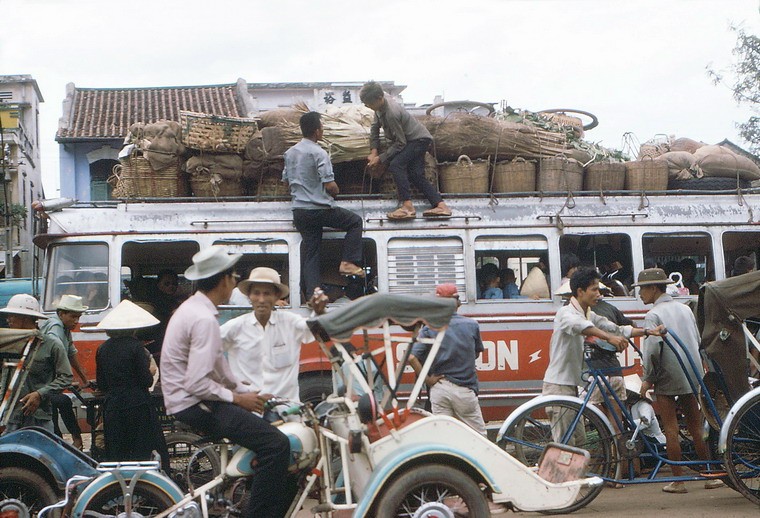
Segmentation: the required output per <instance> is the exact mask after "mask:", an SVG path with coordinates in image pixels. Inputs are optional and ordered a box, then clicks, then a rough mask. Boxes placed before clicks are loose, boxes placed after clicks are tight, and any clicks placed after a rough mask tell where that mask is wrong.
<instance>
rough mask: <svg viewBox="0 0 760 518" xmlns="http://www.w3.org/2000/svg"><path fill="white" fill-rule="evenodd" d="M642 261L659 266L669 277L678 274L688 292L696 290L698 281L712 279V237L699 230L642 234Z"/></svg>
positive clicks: (713, 270) (713, 266) (697, 289)
mask: <svg viewBox="0 0 760 518" xmlns="http://www.w3.org/2000/svg"><path fill="white" fill-rule="evenodd" d="M642 250H643V252H644V265H645V266H646V267H655V266H656V267H659V268H662V269H663V270H665V273H667V274H668V275H671V274H675V275H673V276H672V277H673V278H676V279H677V278H680V279H681V281H682V283H683V287H684V288H688V290H689V293H690V294H691V295H697V294H698V293H699V285H700V284H702V283H703V282H705V281H712V280H715V263H714V262H713V254H712V240H711V239H710V235H709V234H706V233H702V232H691V233H688V232H682V233H669V234H652V233H647V234H644V237H643V239H642Z"/></svg>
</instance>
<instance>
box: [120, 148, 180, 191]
mask: <svg viewBox="0 0 760 518" xmlns="http://www.w3.org/2000/svg"><path fill="white" fill-rule="evenodd" d="M109 181H110V182H111V184H112V185H114V184H115V185H114V190H113V192H112V196H113V197H114V198H172V197H175V196H177V195H178V194H184V193H181V192H180V184H181V178H180V165H179V162H177V164H175V165H172V166H169V167H166V168H164V169H160V170H158V171H154V170H153V168H152V167H151V166H150V162H149V161H148V159H147V158H145V157H143V156H137V155H133V156H130V157H129V158H126V159H124V160H122V161H121V163H119V164H117V165H115V166H114V168H113V176H112V177H111V178H110V179H109Z"/></svg>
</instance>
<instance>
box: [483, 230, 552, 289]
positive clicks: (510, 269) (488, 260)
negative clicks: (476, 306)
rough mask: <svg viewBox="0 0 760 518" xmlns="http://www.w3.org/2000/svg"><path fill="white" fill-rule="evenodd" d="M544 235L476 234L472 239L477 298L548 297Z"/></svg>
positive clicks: (547, 263)
mask: <svg viewBox="0 0 760 518" xmlns="http://www.w3.org/2000/svg"><path fill="white" fill-rule="evenodd" d="M547 249H548V245H547V240H546V237H544V236H480V237H478V238H476V239H475V268H476V270H475V280H476V296H477V299H478V301H487V300H493V299H525V300H540V299H548V298H550V297H551V290H550V287H551V282H550V276H549V260H548V255H547Z"/></svg>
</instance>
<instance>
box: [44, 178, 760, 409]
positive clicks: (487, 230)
mask: <svg viewBox="0 0 760 518" xmlns="http://www.w3.org/2000/svg"><path fill="white" fill-rule="evenodd" d="M582 194H583V195H579V194H575V195H573V194H569V193H553V194H540V195H539V194H533V195H530V196H526V195H519V194H517V195H494V196H490V195H447V197H446V201H447V203H448V204H449V205H450V206H451V207H452V209H453V216H452V217H451V218H448V219H424V218H421V217H418V218H416V219H414V220H409V221H403V222H394V221H390V220H388V219H387V217H386V213H387V212H388V211H389V210H391V209H392V208H393V203H394V202H393V201H391V200H389V199H387V198H386V199H383V198H382V197H378V196H374V197H373V196H362V197H357V196H341V197H339V199H338V203H339V205H341V206H342V207H345V208H347V209H349V210H352V211H354V212H356V213H357V214H359V215H361V216H362V218H363V220H364V232H363V256H364V257H363V260H364V265H365V267H366V270H367V272H368V273H367V279H366V281H365V282H364V283H363V284H362V285H361V286H360V289H359V290H358V292H357V290H356V289H348V288H356V286H353V287H352V286H350V285H346V282H345V280H344V279H343V278H341V277H340V276H338V275H337V270H338V264H339V262H340V251H341V245H342V237H343V234H342V233H341V232H334V231H331V230H330V229H326V231H325V234H324V241H323V246H322V251H321V257H322V266H321V267H322V278H323V281H324V282H325V284H326V285H327V286H328V287H330V288H335V289H336V292H337V293H338V294H339V295H340V294H348V295H349V297H345V296H344V297H341V300H346V299H347V298H352V297H356V296H358V295H361V294H364V293H372V292H374V291H378V292H384V293H406V294H417V295H420V296H431V295H432V294H433V293H434V290H435V286H436V285H437V284H440V283H443V282H447V283H455V284H456V285H457V286H458V288H459V292H460V294H461V302H462V306H461V308H460V310H459V312H460V313H461V314H463V315H466V316H469V317H472V318H474V319H476V320H477V321H478V322H479V324H480V327H481V331H482V338H483V343H484V346H485V350H484V352H483V353H482V354H481V355H480V357H479V358H478V359H477V370H478V375H479V381H480V401H481V405H482V409H483V413H484V417H485V418H486V420H503V419H504V418H505V417H506V415H507V414H508V413H509V411H510V409H512V408H515V407H516V406H517V405H519V404H521V403H523V402H525V401H527V400H528V399H530V398H532V397H533V396H535V395H536V394H537V393H539V392H540V390H541V380H542V378H543V375H544V371H545V369H546V367H547V365H548V360H549V358H548V353H549V338H550V336H551V330H552V322H553V319H554V315H555V313H556V311H557V309H558V308H559V307H560V306H561V304H562V300H561V298H560V297H558V296H554V295H553V294H554V292H555V291H556V290H557V288H559V286H560V284H561V281H562V278H561V277H562V274H561V264H562V260H563V257H564V256H565V255H566V254H570V253H573V254H576V255H577V256H578V257H579V259H580V261H581V263H583V264H589V265H596V266H597V267H599V268H600V269H601V270H602V271H606V270H609V269H610V268H613V266H611V265H614V268H615V269H616V274H615V276H614V279H613V280H612V282H611V284H612V286H611V287H612V288H613V293H614V295H615V296H614V297H612V298H611V299H610V301H611V302H612V303H613V304H615V305H616V306H618V307H619V308H620V309H621V310H622V311H623V312H624V313H625V314H626V315H627V316H628V317H629V318H631V319H633V320H634V321H639V322H640V321H641V319H642V318H643V315H644V314H645V313H646V310H647V308H646V307H645V306H644V305H643V304H642V303H641V301H640V300H639V299H638V298H637V293H636V291H635V290H632V289H631V284H632V283H633V281H634V279H635V275H636V273H638V272H639V271H640V270H641V269H643V268H644V267H645V265H646V266H651V265H653V264H657V265H660V266H663V267H666V268H669V270H670V271H678V270H679V268H684V269H685V268H686V266H688V267H689V268H690V269H691V270H693V271H692V272H689V273H688V274H687V272H685V271H684V272H680V273H682V274H684V275H690V276H691V277H692V278H693V281H695V282H697V283H699V282H704V281H709V280H717V279H723V278H725V277H726V276H728V275H730V270H731V267H732V265H733V261H734V260H735V259H736V258H737V257H739V256H750V257H752V258H753V259H754V260H755V264H757V260H758V254H759V253H760V225H758V220H760V192H758V191H757V190H750V191H744V193H743V194H742V193H737V192H733V193H732V192H719V193H710V192H704V193H700V192H696V191H695V192H692V193H688V194H686V193H675V192H668V193H665V192H663V193H643V192H642V193H634V192H625V193H623V192H620V193H612V194H609V195H607V194H606V193H605V194H600V193H582ZM45 227H46V228H45V229H44V231H43V232H40V233H38V235H37V236H36V237H35V244H36V246H37V247H39V249H40V250H41V251H44V257H45V259H44V264H43V271H42V276H43V280H44V283H43V284H42V285H43V286H44V289H43V293H42V294H41V303H42V308H43V311H45V312H53V311H54V309H55V302H56V300H57V298H58V297H60V295H61V294H62V293H79V294H82V296H84V297H85V304H87V305H89V306H90V307H89V309H88V310H87V312H86V313H85V314H84V315H82V318H81V320H80V326H93V325H95V324H97V323H98V322H99V321H100V320H101V319H102V318H103V316H104V315H105V314H107V312H108V311H109V310H110V309H111V308H113V307H114V306H115V305H116V304H118V303H119V301H120V300H122V299H123V298H125V297H130V298H132V299H136V298H137V294H136V293H130V287H134V286H135V285H137V284H139V283H142V282H148V283H149V282H155V279H156V276H157V274H158V273H159V272H161V271H162V270H172V271H174V272H177V273H178V274H179V275H180V291H184V293H185V295H189V293H190V289H191V286H190V283H189V282H188V281H186V280H185V279H184V278H183V277H182V272H183V271H184V270H185V269H186V268H187V267H188V266H189V265H190V264H191V258H192V256H193V254H195V253H196V252H197V251H198V250H200V249H202V248H204V247H207V246H210V245H221V246H224V247H225V248H227V250H228V251H229V252H233V253H240V254H242V255H243V257H242V259H241V260H240V262H239V263H238V266H237V268H238V273H239V274H240V275H241V277H242V278H245V277H247V275H248V273H249V272H250V270H251V269H253V268H255V267H258V266H268V267H271V268H274V269H275V270H276V271H278V272H279V273H280V275H281V276H282V280H283V282H284V283H285V284H287V285H288V286H289V287H290V293H291V295H290V298H289V299H288V300H287V301H285V302H286V305H285V306H284V307H282V308H280V310H289V311H297V312H300V313H302V314H304V315H308V312H309V309H308V308H307V307H306V301H307V296H306V294H304V293H303V291H302V289H301V282H300V281H301V271H300V266H301V256H302V250H301V237H300V234H299V233H298V232H297V231H296V229H295V227H294V226H293V220H292V212H291V205H290V202H289V200H285V199H270V200H253V199H251V200H248V199H241V200H234V201H225V200H219V201H216V200H209V201H206V200H197V199H176V200H167V199H163V200H162V199H151V200H147V199H146V200H134V201H114V202H91V203H81V204H75V205H72V206H70V207H64V208H62V209H58V210H54V211H50V212H49V213H47V214H46V217H45ZM489 264H492V265H494V266H495V267H496V268H498V270H499V271H504V270H506V269H511V270H512V271H513V272H514V273H515V277H516V279H517V284H518V285H519V284H521V283H522V281H523V280H524V279H525V278H526V277H528V275H529V274H530V272H531V271H532V270H534V269H535V268H536V267H541V268H543V270H542V272H543V274H544V278H545V280H546V286H547V287H548V288H549V289H548V290H546V292H545V293H543V294H541V295H538V296H536V295H535V294H534V295H533V296H531V297H520V298H512V299H483V298H480V297H481V293H482V290H481V287H480V286H479V280H480V275H479V273H480V272H481V270H482V269H483V268H484V267H486V268H487V269H493V266H486V265H489ZM684 265H686V266H684ZM334 298H337V296H336V297H334ZM693 298H695V294H694V293H691V294H686V291H683V292H682V294H681V295H679V297H678V299H679V300H682V301H683V302H689V300H690V299H693ZM147 302H150V301H147ZM337 303H341V301H340V300H339V301H338V302H337ZM328 310H329V308H328ZM246 311H250V308H246V307H245V305H226V306H223V307H222V308H221V311H220V314H221V315H222V319H224V320H226V319H228V318H232V317H234V316H237V315H240V314H243V313H245V312H246ZM398 331H399V332H403V330H401V329H398ZM105 338H106V337H105V335H103V334H100V333H89V332H88V333H83V332H81V331H80V330H79V329H77V330H76V331H75V333H74V339H75V342H76V347H77V349H78V350H79V355H80V361H82V363H83V365H84V366H85V368H86V369H87V370H88V372H89V373H90V374H94V367H95V366H94V358H95V352H96V349H97V346H98V345H99V344H100V343H101V342H102V341H103V340H105ZM396 353H397V354H398V355H399V356H400V355H402V354H403V351H402V350H401V348H400V347H399V348H398V350H397V351H396ZM621 361H623V362H625V363H624V364H627V363H629V362H632V361H634V357H633V354H632V351H625V352H623V353H621ZM409 379H411V378H409ZM300 381H301V389H302V397H304V398H306V399H309V400H311V399H317V398H318V397H319V396H320V395H322V394H326V393H329V392H330V390H331V388H332V385H331V375H330V366H329V364H328V362H327V361H326V359H325V358H324V357H323V356H322V355H321V354H320V351H319V350H318V348H317V346H316V344H315V343H312V344H309V345H307V346H305V347H304V348H303V351H302V355H301V380H300Z"/></svg>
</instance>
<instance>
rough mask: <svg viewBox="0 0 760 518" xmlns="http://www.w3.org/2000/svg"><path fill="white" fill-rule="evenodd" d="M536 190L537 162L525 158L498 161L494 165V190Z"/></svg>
mask: <svg viewBox="0 0 760 518" xmlns="http://www.w3.org/2000/svg"><path fill="white" fill-rule="evenodd" d="M535 190H536V164H535V163H534V162H528V161H527V160H525V159H524V158H520V157H518V158H515V159H514V160H512V161H503V162H496V163H495V164H494V166H493V192H495V193H496V192H533V191H535Z"/></svg>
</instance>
